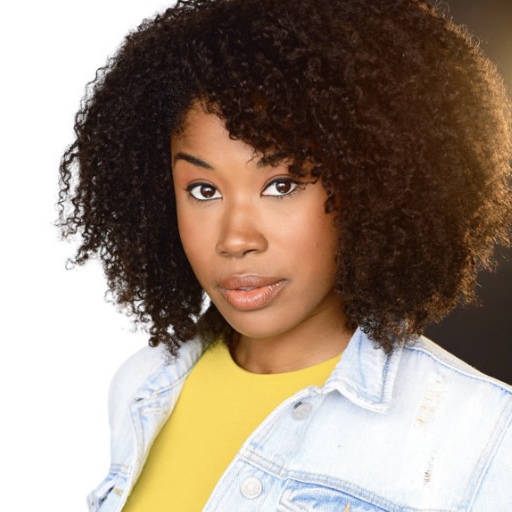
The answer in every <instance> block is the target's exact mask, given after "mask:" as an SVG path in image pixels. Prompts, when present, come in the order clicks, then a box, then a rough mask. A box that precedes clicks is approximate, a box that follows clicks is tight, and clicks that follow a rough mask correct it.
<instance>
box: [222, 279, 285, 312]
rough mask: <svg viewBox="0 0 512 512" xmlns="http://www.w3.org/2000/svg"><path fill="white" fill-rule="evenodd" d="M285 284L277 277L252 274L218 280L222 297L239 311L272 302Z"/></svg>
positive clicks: (253, 308)
mask: <svg viewBox="0 0 512 512" xmlns="http://www.w3.org/2000/svg"><path fill="white" fill-rule="evenodd" d="M285 285H286V281H285V280H284V279H282V278H279V277H269V276H259V275H253V274H247V275H236V276H229V277H226V278H224V279H221V280H220V281H219V287H218V288H219V291H220V293H221V294H222V296H223V297H224V299H225V300H226V301H227V302H228V303H229V304H230V305H231V306H232V307H234V308H235V309H238V310H240V311H255V310H258V309H262V308H264V307H265V306H267V305H268V304H270V302H272V301H273V300H274V299H275V297H276V296H277V295H278V294H279V292H280V291H281V290H282V289H283V288H284V286H285Z"/></svg>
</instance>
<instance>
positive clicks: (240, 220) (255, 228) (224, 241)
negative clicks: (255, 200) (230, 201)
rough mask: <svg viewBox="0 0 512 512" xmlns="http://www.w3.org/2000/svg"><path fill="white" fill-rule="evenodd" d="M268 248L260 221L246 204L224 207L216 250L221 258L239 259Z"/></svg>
mask: <svg viewBox="0 0 512 512" xmlns="http://www.w3.org/2000/svg"><path fill="white" fill-rule="evenodd" d="M267 247H268V241H267V238H266V237H265V235H264V229H263V226H262V222H261V219H260V218H259V216H258V213H257V212H256V211H255V209H253V208H251V207H250V206H249V205H247V204H238V205H232V206H228V205H226V208H225V210H224V211H223V215H222V219H221V225H220V231H219V237H218V241H217V246H216V250H217V253H219V254H220V255H222V256H228V257H234V258H241V257H243V256H245V255H247V254H249V253H260V252H264V251H265V250H266V249H267Z"/></svg>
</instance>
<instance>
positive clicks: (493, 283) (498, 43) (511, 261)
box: [425, 0, 512, 384]
mask: <svg viewBox="0 0 512 512" xmlns="http://www.w3.org/2000/svg"><path fill="white" fill-rule="evenodd" d="M441 5H442V6H443V8H444V11H445V12H447V13H448V15H449V16H451V17H452V18H453V20H454V21H455V22H457V23H459V24H464V25H466V26H467V27H468V29H469V31H470V32H471V33H472V34H473V35H475V36H476V37H477V40H478V41H479V42H480V48H481V49H482V50H483V52H484V53H485V54H486V55H487V56H488V57H489V58H490V59H491V60H492V61H493V62H494V63H495V64H496V65H497V67H498V69H499V71H500V72H501V74H502V76H503V78H504V80H505V83H506V86H507V88H508V91H509V95H510V96H512V0H448V2H444V3H443V4H441ZM498 261H500V265H499V267H498V269H497V271H496V272H495V273H490V272H482V274H481V275H480V277H479V280H478V281H479V287H478V298H479V306H470V307H465V308H458V309H456V310H455V311H454V312H453V313H452V314H451V315H450V316H449V317H448V318H446V319H445V320H443V322H441V323H439V324H437V325H432V326H430V327H429V328H428V329H427V330H426V332H425V334H426V336H428V337H429V338H431V339H433V340H434V341H436V342H437V343H439V344H440V345H441V346H443V347H444V348H446V349H447V350H449V351H450V352H453V353H454V354H455V355H457V356H459V357H460V358H461V359H464V360H465V361H466V362H468V363H470V364H471V365H473V366H475V367H476V368H478V369H479V370H481V371H483V372H484V373H487V374H489V375H492V376H493V377H496V378H498V379H500V380H503V381H505V382H508V383H509V384H512V250H505V249H501V250H499V251H498Z"/></svg>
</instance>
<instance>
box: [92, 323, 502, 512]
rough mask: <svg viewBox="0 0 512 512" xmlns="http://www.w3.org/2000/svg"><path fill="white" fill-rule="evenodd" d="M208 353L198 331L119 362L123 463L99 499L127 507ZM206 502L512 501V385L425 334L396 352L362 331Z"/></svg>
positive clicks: (446, 504) (373, 504)
mask: <svg viewBox="0 0 512 512" xmlns="http://www.w3.org/2000/svg"><path fill="white" fill-rule="evenodd" d="M201 352H202V348H201V344H200V343H198V342H189V343H186V344H184V345H183V347H182V349H181V350H180V353H179V357H178V358H177V359H176V360H174V361H173V362H172V363H171V364H168V363H167V359H166V352H165V350H164V349H163V348H161V347H158V348H145V349H143V350H141V351H140V352H138V353H137V354H135V355H134V356H133V357H132V358H131V359H129V360H128V361H127V362H126V363H125V364H124V366H123V367H122V368H121V369H120V370H119V372H118V374H117V375H116V377H115V378H114V381H113V383H112V387H111V394H110V424H111V433H112V445H111V447H112V453H111V457H112V466H111V468H110V472H109V474H108V476H107V478H106V479H105V480H104V481H103V483H102V484H101V485H100V486H99V487H98V488H97V489H96V490H95V491H94V492H92V493H91V494H90V496H89V510H90V511H101V512H117V511H120V510H121V509H122V507H123V505H124V503H125V501H126V499H127V497H128V495H129V493H130V490H131V489H132V488H133V485H134V484H135V482H136V480H137V478H138V476H139V474H140V472H141V470H142V467H143V465H144V461H145V460H146V457H147V455H148V451H149V449H150V447H151V444H152V442H153V440H154V439H155V437H156V436H157V434H158V432H159V430H160V428H161V427H162V425H163V424H164V422H165V421H166V419H167V418H168V417H169V415H170V414H171V412H172V410H173V407H174V405H175V403H176V400H177V399H178V396H179V394H180V391H181V389H182V386H183V382H184V380H185V379H186V377H187V375H188V374H189V372H190V370H191V369H192V367H193V366H194V363H195V361H197V359H198V358H199V356H200V355H201ZM205 421H207V418H205ZM204 456H205V458H207V457H208V453H205V454H204ZM204 510H205V511H208V512H212V511H222V512H243V511H265V512H269V511H286V512H299V511H300V512H304V511H322V512H331V511H337V512H363V511H364V512H374V511H375V512H376V511H387V512H391V511H393V512H413V511H414V512H417V511H422V512H427V511H428V512H456V511H472V512H475V511H476V512H508V511H510V510H512V388H510V387H509V386H507V385H505V384H503V383H501V382H499V381H496V380H494V379H492V378H489V377H486V376H484V375H482V374H481V373H479V372H477V371H476V370H474V369H473V368H471V367H470V366H468V365H466V364H465V363H463V362H461V361H460V360H458V359H457V358H456V357H454V356H452V355H451V354H449V353H447V352H446V351H444V350H443V349H441V348H440V347H438V346H437V345H435V344H434V343H432V342H431V341H429V340H427V339H425V338H421V339H419V340H418V341H417V342H415V343H414V344H410V345H407V346H406V347H405V348H397V349H395V351H394V352H393V353H392V354H391V355H389V356H388V355H386V354H385V353H384V352H383V351H382V350H381V349H375V348H374V346H373V344H372V342H370V341H369V340H368V339H367V337H366V336H365V334H364V333H362V332H361V331H360V330H357V331H356V332H355V334H354V336H353V337H352V339H351V341H350V343H349V345H348V347H347V348H346V350H345V352H344V354H343V357H342V358H341V360H340V362H339V363H338V365H337V366H336V368H335V369H334V371H333V373H332V374H331V376H330V377H329V379H328V380H327V381H326V383H325V385H324V386H323V387H315V386H313V387H309V388H307V389H303V390H302V391H299V392H298V393H297V394H295V395H294V396H293V397H291V398H289V399H288V400H286V401H284V402H283V403H282V404H281V405H280V406H279V407H277V408H276V409H275V410H274V411H273V412H272V413H271V414H270V415H269V416H268V417H267V418H266V419H265V420H264V421H263V423H262V424H261V425H260V426H259V427H258V428H257V429H256V430H255V431H254V432H253V433H252V434H251V436H250V437H249V438H248V439H247V441H246V442H245V444H244V445H243V446H242V448H241V449H240V451H239V452H238V454H237V456H236V458H235V459H234V460H233V461H232V463H231V465H230V466H229V467H228V468H227V469H226V471H225V473H224V475H223V476H222V477H221V479H220V481H219V482H218V484H217V486H216V487H215V489H214V491H213V493H212V495H211V496H210V498H209V501H208V503H207V505H206V507H205V508H204ZM169 512H170V511H169ZM177 512H187V511H177Z"/></svg>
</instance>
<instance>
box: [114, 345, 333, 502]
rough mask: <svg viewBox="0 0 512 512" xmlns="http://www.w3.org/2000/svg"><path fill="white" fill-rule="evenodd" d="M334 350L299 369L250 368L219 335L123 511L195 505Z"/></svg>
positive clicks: (318, 378) (325, 369) (318, 376)
mask: <svg viewBox="0 0 512 512" xmlns="http://www.w3.org/2000/svg"><path fill="white" fill-rule="evenodd" d="M338 360H339V356H336V357H334V358H332V359H330V360H328V361H325V362H323V363H320V364H317V365H314V366H311V367H309V368H304V369H302V370H297V371H292V372H286V373H278V374H257V373H250V372H248V371H246V370H243V369H242V368H240V367H239V366H237V365H236V364H235V363H234V361H233V360H232V358H231V355H230V353H229V350H228V348H227V346H226V345H225V344H223V343H217V344H216V345H214V346H213V347H211V348H210V349H208V350H207V351H206V352H205V353H204V354H203V355H202V357H201V358H200V359H199V361H198V362H197V364H196V366H195V367H194V368H193V370H192V372H191V373H190V375H189V377H188V378H187V380H186V381H185V385H184V387H183V391H182V393H181V395H180V398H179V399H178V402H177V404H176V407H175V409H174V410H173V412H172V414H171V417H170V418H169V420H168V421H167V423H166V424H165V425H164V427H163V428H162V430H161V432H160V434H159V435H158V437H157V438H156V440H155V442H154V444H153V447H152V448H151V451H150V453H149V457H148V460H147V462H146V464H145V466H144V469H143V471H142V474H141V476H140V477H139V480H138V482H137V484H136V485H135V487H134V489H133V491H132V494H131V495H130V497H129V498H128V501H127V503H126V505H125V507H124V508H123V512H147V511H148V510H150V511H151V512H164V511H165V512H168V511H170V510H173V511H179V512H194V511H201V510H202V509H203V508H204V506H205V505H206V502H207V501H208V497H209V496H210V494H211V493H212V491H213V489H214V487H215V485H216V483H217V482H218V480H219V479H220V477H221V476H222V473H223V472H224V471H225V470H226V468H227V467H228V465H229V464H230V462H231V461H232V460H233V459H234V458H235V455H236V453H237V452H238V450H239V449H240V447H241V446H242V444H243V443H244V441H245V440H246V439H247V438H248V437H249V435H250V434H251V433H252V432H253V431H254V430H255V429H256V428H257V427H258V425H259V424H260V423H261V422H262V421H263V420H264V419H265V418H266V417H267V416H268V415H269V414H270V413H271V412H272V410H274V409H275V408H276V407H277V406H278V405H279V404H280V403H281V402H283V401H284V400H285V399H286V398H289V397H290V396H292V395H294V394H295V393H296V392H297V391H299V390H301V389H303V388H305V387H307V386H311V385H314V386H322V385H323V384H324V382H325V381H326V380H327V378H328V376H329V375H330V374H331V372H332V371H333V369H334V367H335V365H336V363H337V362H338Z"/></svg>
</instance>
